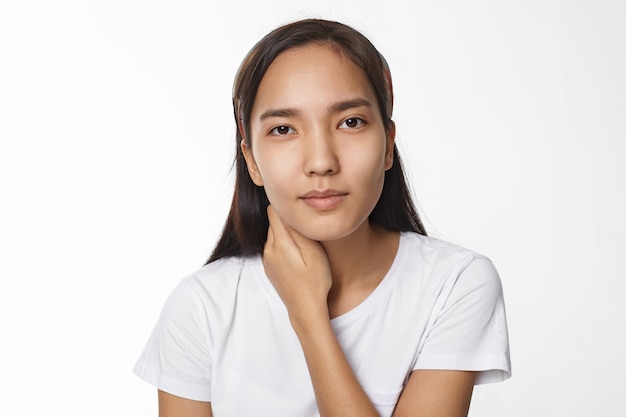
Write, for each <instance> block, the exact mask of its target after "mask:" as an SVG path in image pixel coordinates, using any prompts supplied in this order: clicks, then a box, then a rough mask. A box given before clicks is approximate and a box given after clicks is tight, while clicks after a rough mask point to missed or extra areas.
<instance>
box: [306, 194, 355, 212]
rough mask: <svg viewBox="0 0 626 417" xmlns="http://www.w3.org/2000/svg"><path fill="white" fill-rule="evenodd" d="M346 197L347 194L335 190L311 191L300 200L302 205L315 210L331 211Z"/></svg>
mask: <svg viewBox="0 0 626 417" xmlns="http://www.w3.org/2000/svg"><path fill="white" fill-rule="evenodd" d="M347 195H348V193H346V192H343V191H337V190H321V191H318V190H313V191H309V192H307V193H305V194H303V195H302V196H300V199H301V200H302V201H303V202H304V204H306V205H307V206H309V207H312V208H314V209H316V210H331V209H333V208H335V207H337V206H338V205H339V204H340V203H341V202H342V201H343V200H344V199H345V198H346V196H347Z"/></svg>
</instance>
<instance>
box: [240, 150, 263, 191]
mask: <svg viewBox="0 0 626 417" xmlns="http://www.w3.org/2000/svg"><path fill="white" fill-rule="evenodd" d="M241 153H243V159H245V160H246V165H247V167H248V174H250V179H252V182H253V183H254V184H255V185H258V186H259V187H262V186H263V178H261V173H260V172H259V167H258V166H257V164H256V161H255V160H254V155H252V150H251V149H250V148H248V146H247V145H246V142H245V141H244V140H242V141H241Z"/></svg>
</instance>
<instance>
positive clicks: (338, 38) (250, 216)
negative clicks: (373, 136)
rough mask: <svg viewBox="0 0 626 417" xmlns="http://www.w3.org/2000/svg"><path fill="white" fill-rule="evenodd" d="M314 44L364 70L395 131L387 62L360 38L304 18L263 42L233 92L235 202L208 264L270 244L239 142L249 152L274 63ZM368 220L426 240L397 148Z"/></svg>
mask: <svg viewBox="0 0 626 417" xmlns="http://www.w3.org/2000/svg"><path fill="white" fill-rule="evenodd" d="M311 43H325V44H328V45H330V46H332V47H334V48H337V49H338V50H339V51H341V52H342V53H343V54H345V56H346V57H348V58H349V59H350V60H352V61H353V62H354V63H355V64H356V65H357V66H359V68H361V69H362V70H363V72H364V73H365V75H366V77H367V78H368V80H369V82H370V83H371V84H372V87H373V89H374V92H375V94H376V99H377V100H378V107H379V108H380V112H381V116H382V120H383V123H384V126H385V130H386V131H387V132H389V130H390V129H393V128H394V125H393V121H392V120H391V113H392V110H393V90H392V85H391V75H390V73H389V68H388V66H387V62H386V61H385V59H384V58H383V56H382V55H381V54H380V53H379V52H378V51H377V50H376V48H375V47H374V45H372V43H371V42H370V41H369V40H368V39H367V38H366V37H365V36H363V35H362V34H361V33H359V32H358V31H356V30H354V29H352V28H351V27H349V26H346V25H344V24H342V23H338V22H332V21H328V20H320V19H306V20H301V21H298V22H294V23H290V24H287V25H285V26H281V27H279V28H278V29H275V30H274V31H272V32H270V33H269V34H268V35H266V36H265V37H264V38H263V39H261V40H260V41H259V42H258V43H257V44H256V45H255V46H254V47H253V48H252V49H251V50H250V52H249V53H248V55H247V56H246V57H245V59H244V60H243V62H242V63H241V66H240V67H239V71H238V72H237V76H236V77H235V83H234V87H233V109H234V113H235V122H236V123H237V133H236V156H235V167H236V179H235V192H234V195H233V201H232V203H231V206H230V212H229V213H228V218H227V219H226V224H225V225H224V230H223V231H222V236H221V238H220V240H219V242H218V243H217V245H216V246H215V249H214V250H213V253H212V254H211V257H210V258H209V260H208V261H207V263H210V262H213V261H215V260H218V259H220V258H224V257H227V256H251V255H256V254H259V253H261V252H263V246H264V244H265V240H266V239H267V228H268V226H269V221H268V219H267V211H266V209H267V206H268V204H269V201H268V199H267V196H266V194H265V190H264V189H263V187H259V186H257V185H255V184H254V183H253V182H252V180H251V179H250V175H249V174H248V167H247V165H246V161H245V159H244V157H243V153H242V150H241V141H242V140H243V141H245V144H246V145H247V146H248V147H249V148H251V143H250V130H249V120H250V113H251V112H252V106H253V104H254V99H255V98H256V93H257V90H258V88H259V84H260V83H261V79H262V78H263V76H264V75H265V72H266V71H267V69H268V67H269V66H270V64H271V63H272V62H273V61H274V59H276V57H277V56H278V55H280V54H281V53H282V52H284V51H286V50H287V49H290V48H294V47H298V46H304V45H307V44H311ZM369 220H370V221H372V222H374V223H377V224H379V225H381V226H383V227H385V228H387V229H390V230H396V231H413V232H417V233H420V234H422V235H426V230H425V229H424V225H423V224H422V221H421V220H420V217H419V215H418V213H417V210H416V209H415V205H414V204H413V200H412V198H411V193H410V191H409V188H408V186H407V184H406V180H405V177H404V172H403V170H402V162H401V160H400V155H399V154H398V149H397V147H396V146H395V145H394V150H393V166H392V167H391V168H390V169H389V170H387V171H386V172H385V181H384V185H383V190H382V193H381V196H380V198H379V200H378V202H377V203H376V206H375V207H374V210H372V213H371V214H370V216H369Z"/></svg>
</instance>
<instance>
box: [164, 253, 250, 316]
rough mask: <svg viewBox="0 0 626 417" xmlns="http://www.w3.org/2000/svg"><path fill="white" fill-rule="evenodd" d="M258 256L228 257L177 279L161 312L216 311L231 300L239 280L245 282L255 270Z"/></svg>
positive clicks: (239, 283)
mask: <svg viewBox="0 0 626 417" xmlns="http://www.w3.org/2000/svg"><path fill="white" fill-rule="evenodd" d="M259 263H260V260H259V259H258V257H250V258H246V257H228V258H222V259H219V260H217V261H214V262H211V263H209V264H206V265H204V266H203V267H202V268H200V269H198V270H197V271H195V272H193V273H191V274H189V275H187V276H186V277H184V278H183V279H181V280H180V282H179V283H178V285H177V286H176V287H175V288H174V290H173V291H172V293H171V294H170V296H169V297H168V300H167V302H166V306H165V309H175V310H189V309H193V308H194V307H195V308H198V307H200V308H202V309H203V310H206V309H208V308H210V309H214V308H219V306H221V305H225V304H227V303H228V300H231V299H233V297H235V295H236V293H237V290H238V288H239V286H240V285H241V282H242V281H246V280H247V281H249V280H250V279H251V278H252V277H253V276H254V274H256V269H258V264H259Z"/></svg>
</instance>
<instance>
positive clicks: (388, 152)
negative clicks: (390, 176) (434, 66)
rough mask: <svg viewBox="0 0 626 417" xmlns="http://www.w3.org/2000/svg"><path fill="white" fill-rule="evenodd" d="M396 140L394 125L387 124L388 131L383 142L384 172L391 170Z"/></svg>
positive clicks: (391, 123) (392, 123) (391, 122)
mask: <svg viewBox="0 0 626 417" xmlns="http://www.w3.org/2000/svg"><path fill="white" fill-rule="evenodd" d="M395 140H396V124H395V123H394V122H393V120H392V121H390V123H389V129H387V137H386V141H385V171H387V170H389V169H391V167H392V166H393V150H394V144H395Z"/></svg>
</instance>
